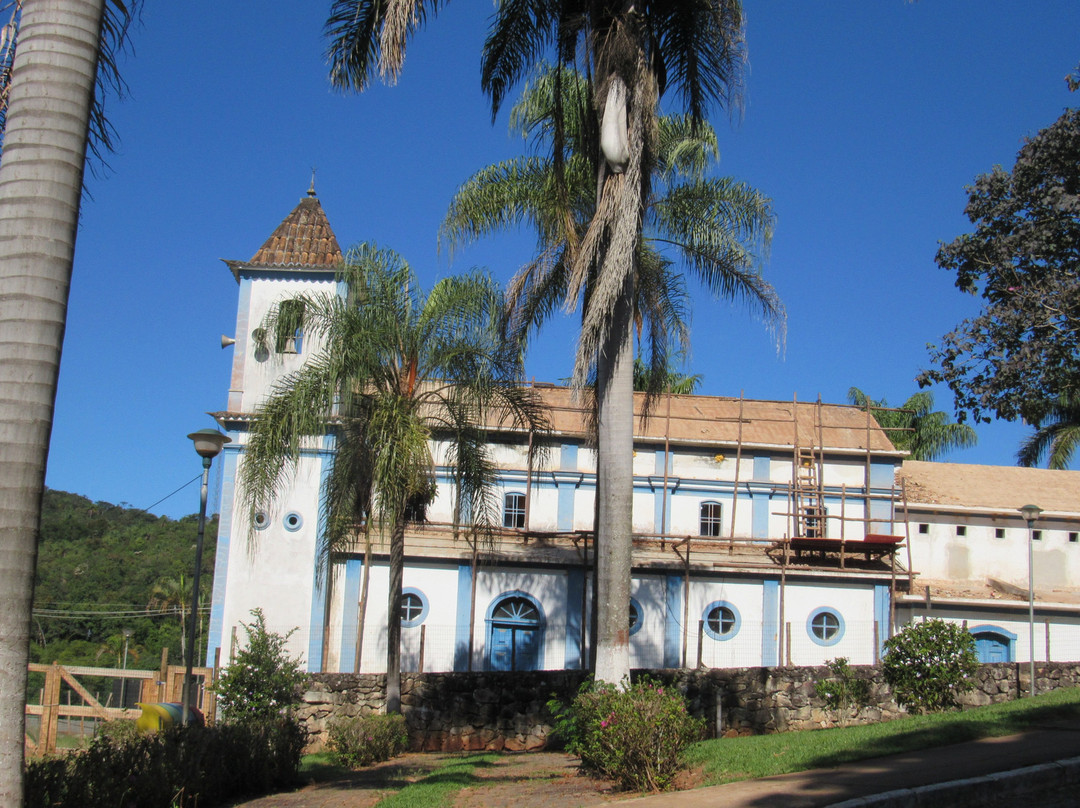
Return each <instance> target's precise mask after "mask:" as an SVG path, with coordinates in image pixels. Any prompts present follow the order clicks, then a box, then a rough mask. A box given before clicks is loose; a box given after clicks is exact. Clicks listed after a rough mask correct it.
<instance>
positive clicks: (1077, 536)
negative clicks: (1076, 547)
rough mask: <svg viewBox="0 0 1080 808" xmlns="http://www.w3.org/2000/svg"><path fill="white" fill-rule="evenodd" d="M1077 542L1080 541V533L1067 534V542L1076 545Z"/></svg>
mask: <svg viewBox="0 0 1080 808" xmlns="http://www.w3.org/2000/svg"><path fill="white" fill-rule="evenodd" d="M1077 541H1080V533H1077V532H1075V531H1073V532H1070V533H1069V542H1070V543H1072V544H1076V542H1077Z"/></svg>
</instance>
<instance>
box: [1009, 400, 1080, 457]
mask: <svg viewBox="0 0 1080 808" xmlns="http://www.w3.org/2000/svg"><path fill="white" fill-rule="evenodd" d="M1078 445H1080V396H1077V395H1076V394H1075V393H1064V394H1062V395H1061V396H1060V397H1059V398H1058V399H1057V400H1056V401H1054V402H1053V403H1052V404H1051V405H1050V406H1049V407H1048V408H1047V412H1046V415H1044V416H1043V418H1042V420H1041V421H1039V423H1038V424H1036V425H1035V431H1034V433H1032V434H1031V435H1030V436H1029V437H1028V438H1026V439H1025V440H1024V441H1023V443H1021V444H1020V450H1019V451H1018V452H1017V453H1016V462H1017V463H1018V464H1019V465H1021V466H1029V467H1030V466H1037V465H1039V463H1041V462H1042V460H1043V458H1044V457H1045V458H1047V467H1048V468H1052V469H1065V468H1068V467H1069V461H1070V460H1072V456H1073V454H1074V453H1075V452H1076V447H1077V446H1078Z"/></svg>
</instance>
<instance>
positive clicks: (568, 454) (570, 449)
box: [559, 443, 578, 471]
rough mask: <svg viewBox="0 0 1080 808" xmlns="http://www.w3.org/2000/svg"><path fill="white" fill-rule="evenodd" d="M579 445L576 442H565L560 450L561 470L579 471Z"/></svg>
mask: <svg viewBox="0 0 1080 808" xmlns="http://www.w3.org/2000/svg"><path fill="white" fill-rule="evenodd" d="M577 455H578V447H577V444H576V443H564V444H562V446H561V447H560V450H559V471H577Z"/></svg>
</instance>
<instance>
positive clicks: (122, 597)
mask: <svg viewBox="0 0 1080 808" xmlns="http://www.w3.org/2000/svg"><path fill="white" fill-rule="evenodd" d="M197 535H198V516H197V515H192V516H185V517H184V518H182V519H179V520H176V519H169V518H168V517H165V516H154V515H153V514H150V513H147V512H145V511H142V510H139V509H137V508H131V507H128V506H126V505H113V504H111V503H109V502H92V501H91V500H89V499H87V498H86V497H82V496H79V495H78V494H70V493H67V492H65V491H53V490H46V492H45V498H44V502H43V506H42V517H41V538H40V541H39V545H38V560H37V577H36V581H35V589H34V618H33V634H32V637H31V647H30V658H31V660H32V661H34V662H46V663H49V662H54V661H56V662H61V663H66V664H69V665H94V666H97V667H121V666H122V664H123V649H124V632H125V630H128V631H129V632H130V636H129V637H128V660H127V664H128V667H131V668H143V669H153V668H156V667H158V665H159V664H160V661H161V650H162V648H166V647H167V648H168V649H169V659H170V661H171V662H173V663H174V664H179V663H180V662H181V660H182V652H181V634H182V632H181V619H180V608H181V605H183V607H184V608H185V609H186V608H187V607H188V604H189V603H190V600H191V579H192V574H193V572H194V566H195V542H196V537H197ZM216 539H217V517H216V516H215V517H213V518H208V519H207V522H206V537H205V542H204V546H203V564H202V580H201V582H200V589H201V590H202V598H201V600H202V604H203V607H202V609H201V610H200V614H201V615H202V616H203V619H202V620H200V626H201V631H200V636H199V640H198V641H197V642H196V643H195V655H196V656H195V658H196V663H197V664H199V663H200V662H201V660H202V658H203V655H204V654H205V647H206V639H205V627H206V619H205V617H206V615H208V614H209V603H210V596H209V593H210V590H211V585H212V581H213V575H214V555H215V548H216V544H217V540H216Z"/></svg>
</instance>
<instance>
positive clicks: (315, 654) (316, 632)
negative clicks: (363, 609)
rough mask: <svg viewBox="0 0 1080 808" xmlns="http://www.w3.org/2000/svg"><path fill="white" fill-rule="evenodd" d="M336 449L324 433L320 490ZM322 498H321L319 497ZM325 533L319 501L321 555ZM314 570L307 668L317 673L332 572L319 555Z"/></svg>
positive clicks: (317, 540) (317, 547) (317, 535)
mask: <svg viewBox="0 0 1080 808" xmlns="http://www.w3.org/2000/svg"><path fill="white" fill-rule="evenodd" d="M333 449H334V436H333V435H324V436H323V446H322V451H320V452H319V455H320V457H321V466H322V467H321V468H320V470H319V491H320V492H322V491H325V490H326V483H327V480H328V479H329V478H330V472H331V471H333V468H334V456H333V454H332V452H333ZM320 500H321V497H320ZM325 536H326V508H325V507H323V505H322V503H321V502H320V504H319V520H318V526H317V530H316V533H315V552H316V554H318V553H319V552H320V551H321V550H322V548H323V544H324V540H325ZM313 566H314V569H313V570H312V573H311V574H312V586H311V618H310V620H309V622H308V626H309V634H308V671H310V672H312V673H315V672H319V671H321V670H322V669H323V654H322V651H323V648H322V640H323V628H324V627H325V626H326V621H327V614H326V586H327V578H326V576H327V574H328V573H329V572H330V564H329V563H327V564H319V563H318V559H317V558H316V563H315V564H314V565H313ZM320 567H322V574H320V573H319V568H320Z"/></svg>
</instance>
